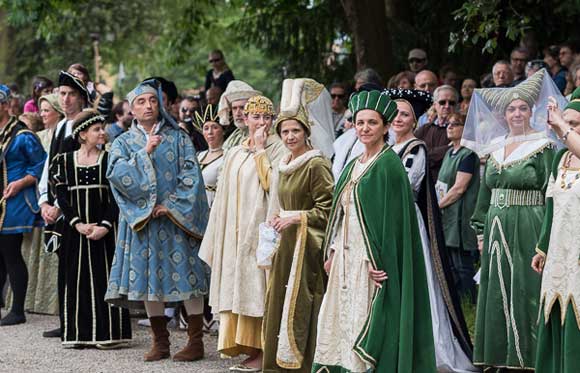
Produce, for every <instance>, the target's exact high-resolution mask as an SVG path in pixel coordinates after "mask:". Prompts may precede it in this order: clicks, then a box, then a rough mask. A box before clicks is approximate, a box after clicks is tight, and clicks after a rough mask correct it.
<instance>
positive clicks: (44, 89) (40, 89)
mask: <svg viewBox="0 0 580 373" xmlns="http://www.w3.org/2000/svg"><path fill="white" fill-rule="evenodd" d="M53 88H54V83H53V82H52V80H50V79H48V78H45V77H44V76H37V77H35V78H34V80H33V82H32V98H31V99H30V100H28V101H26V103H25V104H24V112H25V113H38V99H39V98H40V97H41V96H44V95H47V94H49V93H52V89H53Z"/></svg>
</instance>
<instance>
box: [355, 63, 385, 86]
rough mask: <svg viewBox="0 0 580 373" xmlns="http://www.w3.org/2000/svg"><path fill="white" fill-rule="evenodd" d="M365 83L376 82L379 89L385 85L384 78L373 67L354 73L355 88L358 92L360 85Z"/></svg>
mask: <svg viewBox="0 0 580 373" xmlns="http://www.w3.org/2000/svg"><path fill="white" fill-rule="evenodd" d="M365 84H374V85H375V86H377V89H378V90H380V89H382V87H383V79H381V76H380V75H379V74H378V73H377V72H376V71H375V70H373V69H371V68H368V69H364V70H360V71H357V73H356V74H354V90H355V91H357V92H358V90H359V89H360V87H361V86H363V85H365Z"/></svg>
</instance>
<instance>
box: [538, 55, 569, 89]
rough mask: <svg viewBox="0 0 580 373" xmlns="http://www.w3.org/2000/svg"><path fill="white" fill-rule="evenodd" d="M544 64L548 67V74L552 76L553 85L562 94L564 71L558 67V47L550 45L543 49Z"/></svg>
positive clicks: (564, 83) (564, 84) (564, 86)
mask: <svg viewBox="0 0 580 373" xmlns="http://www.w3.org/2000/svg"><path fill="white" fill-rule="evenodd" d="M543 53H544V62H545V63H546V64H547V65H548V72H549V73H550V75H551V76H552V79H553V80H554V83H556V86H557V87H558V89H559V90H560V92H562V93H564V90H565V89H566V71H567V70H566V69H565V68H563V67H562V65H560V60H559V58H560V47H558V46H557V45H551V46H549V47H547V48H544V51H543Z"/></svg>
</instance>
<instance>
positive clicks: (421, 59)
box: [407, 58, 426, 63]
mask: <svg viewBox="0 0 580 373" xmlns="http://www.w3.org/2000/svg"><path fill="white" fill-rule="evenodd" d="M425 60H426V58H409V59H408V60H407V61H409V63H423V62H425Z"/></svg>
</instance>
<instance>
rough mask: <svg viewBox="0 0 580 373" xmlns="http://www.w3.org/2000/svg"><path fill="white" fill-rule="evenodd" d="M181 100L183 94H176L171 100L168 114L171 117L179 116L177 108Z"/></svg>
mask: <svg viewBox="0 0 580 373" xmlns="http://www.w3.org/2000/svg"><path fill="white" fill-rule="evenodd" d="M182 100H183V96H181V95H180V94H178V95H177V96H176V97H175V100H173V103H172V104H171V105H170V106H169V114H170V115H171V116H172V117H173V118H179V108H180V107H181V101H182Z"/></svg>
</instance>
